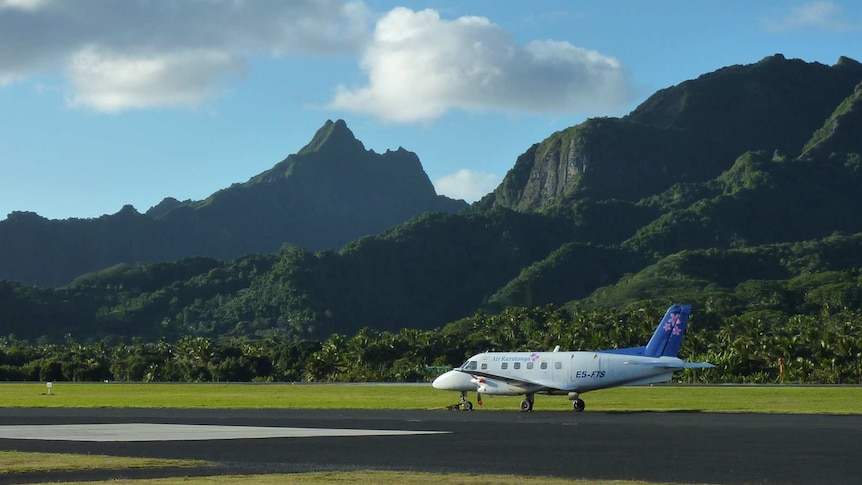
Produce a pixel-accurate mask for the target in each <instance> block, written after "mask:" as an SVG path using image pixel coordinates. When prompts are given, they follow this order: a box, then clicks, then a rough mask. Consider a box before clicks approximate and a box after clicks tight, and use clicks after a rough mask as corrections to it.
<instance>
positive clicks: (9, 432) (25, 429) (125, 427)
mask: <svg viewBox="0 0 862 485" xmlns="http://www.w3.org/2000/svg"><path fill="white" fill-rule="evenodd" d="M440 433H448V431H410V430H387V429H329V428H280V427H262V426H216V425H203V424H155V423H122V424H58V425H49V424H40V425H9V426H0V439H14V440H44V441H204V440H232V439H250V438H309V437H328V436H342V437H343V436H403V435H422V434H440Z"/></svg>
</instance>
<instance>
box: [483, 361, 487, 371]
mask: <svg viewBox="0 0 862 485" xmlns="http://www.w3.org/2000/svg"><path fill="white" fill-rule="evenodd" d="M487 368H488V364H486V363H484V362H483V363H482V370H486V369H487Z"/></svg>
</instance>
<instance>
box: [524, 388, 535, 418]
mask: <svg viewBox="0 0 862 485" xmlns="http://www.w3.org/2000/svg"><path fill="white" fill-rule="evenodd" d="M525 397H526V399H524V400H523V401H521V412H522V413H529V412H530V411H532V410H533V403H534V402H536V395H535V394H532V393H530V394H527V395H526V396H525Z"/></svg>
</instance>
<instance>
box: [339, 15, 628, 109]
mask: <svg viewBox="0 0 862 485" xmlns="http://www.w3.org/2000/svg"><path fill="white" fill-rule="evenodd" d="M362 68H363V70H365V71H366V72H367V74H368V84H367V85H366V86H363V87H358V88H348V87H345V86H339V87H338V89H337V91H336V93H335V97H334V99H333V101H332V102H331V103H330V106H329V107H330V108H336V109H343V110H347V111H354V112H361V113H368V114H372V115H374V116H377V117H379V118H381V119H383V120H387V121H394V122H422V121H428V120H432V119H434V118H436V117H439V116H441V115H443V114H444V113H446V112H447V111H449V110H453V109H462V110H468V111H495V112H528V113H556V114H563V113H571V112H575V111H578V112H585V113H590V114H592V113H596V114H607V113H608V112H614V111H617V110H620V109H623V108H624V107H626V106H627V105H628V103H629V102H630V101H631V99H632V96H633V93H634V88H633V86H632V84H631V81H630V79H629V74H628V72H627V70H626V69H625V68H624V67H623V66H622V65H621V63H620V62H619V61H618V60H617V59H615V58H612V57H607V56H604V55H601V54H599V53H598V52H595V51H590V50H587V49H583V48H581V47H577V46H574V45H572V44H570V43H568V42H556V41H551V40H546V41H534V42H531V43H529V44H527V45H524V46H521V45H517V44H516V43H515V41H514V39H513V38H512V37H511V36H510V35H509V33H508V32H506V31H505V30H504V29H502V28H501V27H500V26H498V25H495V24H493V23H491V22H490V21H489V20H488V19H486V18H484V17H460V18H458V19H455V20H451V21H450V20H443V19H441V18H440V16H439V14H438V13H437V12H436V11H434V10H422V11H419V12H415V11H413V10H410V9H407V8H396V9H393V10H392V11H390V12H389V13H388V14H386V15H385V16H383V17H382V18H381V19H380V20H379V21H378V23H377V26H376V29H375V32H374V37H373V39H372V41H371V43H370V44H369V45H368V47H367V49H366V51H365V52H364V55H363V58H362Z"/></svg>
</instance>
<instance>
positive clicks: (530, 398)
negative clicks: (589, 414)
mask: <svg viewBox="0 0 862 485" xmlns="http://www.w3.org/2000/svg"><path fill="white" fill-rule="evenodd" d="M569 399H571V400H572V409H574V410H575V411H576V412H581V411H583V410H584V408H586V407H587V405H586V404H584V400H583V399H581V398H580V397H578V393H576V392H573V393H571V394H569ZM535 402H536V395H535V394H527V395H526V399H524V400H523V401H521V412H522V413H529V412H530V411H532V410H533V403H535Z"/></svg>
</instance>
